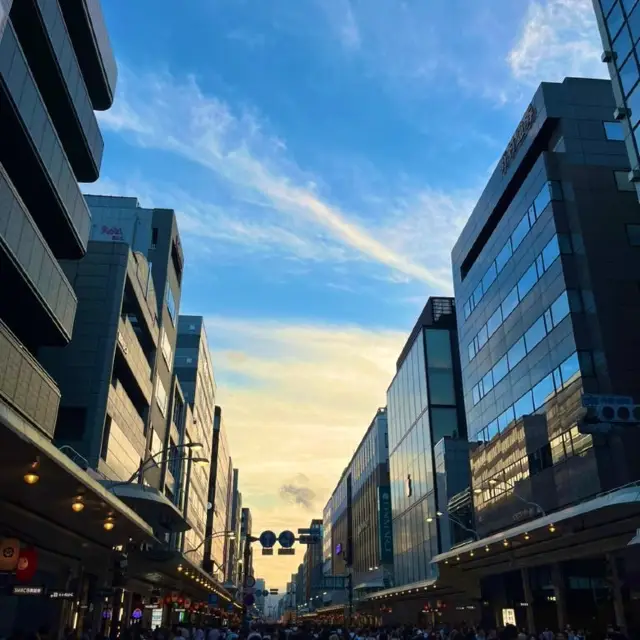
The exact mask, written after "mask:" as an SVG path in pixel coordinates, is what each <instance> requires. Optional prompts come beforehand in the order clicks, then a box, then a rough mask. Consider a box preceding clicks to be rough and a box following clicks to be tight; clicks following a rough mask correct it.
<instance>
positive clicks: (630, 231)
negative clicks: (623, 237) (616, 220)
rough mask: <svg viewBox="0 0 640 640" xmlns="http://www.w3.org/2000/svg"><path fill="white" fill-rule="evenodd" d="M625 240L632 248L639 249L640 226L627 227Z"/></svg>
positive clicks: (630, 225) (629, 225)
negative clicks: (626, 239)
mask: <svg viewBox="0 0 640 640" xmlns="http://www.w3.org/2000/svg"><path fill="white" fill-rule="evenodd" d="M627 238H628V240H629V244H630V245H631V246H632V247H640V224H628V225H627Z"/></svg>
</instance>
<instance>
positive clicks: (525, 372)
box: [437, 3, 640, 629]
mask: <svg viewBox="0 0 640 640" xmlns="http://www.w3.org/2000/svg"><path fill="white" fill-rule="evenodd" d="M616 4H620V3H616ZM622 4H627V5H629V4H631V3H622ZM619 8H620V10H621V7H619ZM634 55H635V54H634ZM615 109H616V104H615V100H614V94H613V91H612V88H611V82H610V81H608V80H607V81H605V80H589V79H577V78H567V79H565V81H564V82H562V83H558V84H555V83H553V84H552V83H543V84H542V85H541V86H540V87H539V89H538V90H537V91H536V93H535V95H534V97H533V99H532V102H531V104H530V106H529V107H528V109H527V111H526V113H525V115H524V117H523V119H522V121H521V123H520V124H519V125H518V127H517V129H516V132H515V134H514V135H513V138H512V139H511V141H510V142H509V144H508V146H507V149H506V151H505V153H504V155H503V157H502V160H501V162H500V163H499V165H498V167H497V168H496V170H495V171H494V173H493V175H492V177H491V178H490V180H489V182H488V184H487V186H486V188H485V190H484V192H483V194H482V196H481V197H480V200H479V201H478V203H477V205H476V207H475V209H474V211H473V212H472V214H471V216H470V218H469V220H468V222H467V224H466V226H465V228H464V229H463V231H462V233H461V236H460V238H459V240H458V241H457V243H456V245H455V247H454V249H453V253H452V263H453V277H454V289H455V297H456V306H457V307H458V308H459V309H461V310H462V312H461V313H459V314H458V336H459V340H460V352H461V354H462V380H463V386H464V403H465V408H466V417H467V425H468V428H469V439H470V440H471V441H473V442H474V443H475V445H476V446H475V448H474V449H473V451H472V452H471V475H472V491H473V500H474V513H475V527H476V529H477V532H478V534H479V536H480V537H481V539H480V540H478V541H474V542H471V543H468V544H466V545H463V546H462V547H459V548H458V549H456V551H455V552H451V553H449V554H446V553H443V554H441V555H440V556H439V557H438V559H437V561H438V562H441V563H444V562H445V561H447V562H449V563H450V565H451V564H455V565H456V566H463V567H465V568H466V569H468V572H467V573H466V576H467V577H469V576H470V575H471V574H472V573H473V570H474V569H482V571H483V580H484V582H483V590H484V589H486V590H487V591H486V593H484V592H483V599H484V600H487V601H491V602H492V603H494V604H496V606H498V605H497V603H499V602H502V606H503V607H516V613H517V614H518V615H517V618H518V619H517V624H518V625H523V626H524V625H525V623H526V624H527V626H529V628H530V629H531V628H533V627H535V626H536V625H542V624H549V618H548V617H547V618H544V616H545V615H548V614H549V612H548V611H547V612H546V613H545V608H547V604H544V606H539V607H538V606H536V607H534V606H530V607H529V608H528V610H527V611H526V612H525V611H524V609H523V610H522V611H521V613H518V610H517V605H514V603H513V598H519V601H520V602H522V601H526V602H534V601H535V599H536V598H537V597H538V596H537V594H536V593H535V591H536V589H539V590H541V593H542V590H543V589H544V588H545V587H544V585H547V587H548V588H553V589H554V591H553V593H554V598H553V603H554V604H553V605H551V606H552V607H553V608H554V610H555V609H557V620H555V621H553V624H557V625H559V628H562V627H564V623H566V622H568V620H569V619H570V620H571V624H573V625H577V626H583V625H585V626H586V625H587V624H592V622H589V620H588V619H587V617H586V616H587V615H588V612H589V611H590V610H591V609H592V607H593V606H596V605H597V604H598V603H597V602H596V601H592V600H591V597H592V594H591V593H588V594H587V593H585V592H584V591H582V592H579V588H578V587H573V586H572V584H573V585H575V584H577V583H576V582H575V580H574V578H575V576H576V575H580V576H582V578H585V579H588V580H589V581H595V582H597V581H601V580H604V579H605V577H606V575H607V572H609V574H610V573H611V572H612V571H617V565H616V564H615V562H613V561H611V560H610V558H609V559H607V561H606V562H605V557H604V551H605V550H612V551H614V552H615V553H616V554H618V555H620V556H621V557H622V556H625V557H626V554H628V553H632V552H631V551H628V550H627V551H625V549H626V545H627V543H628V541H629V540H630V539H631V538H632V537H633V532H634V530H635V527H636V525H637V524H638V523H639V522H640V516H639V512H638V509H637V506H636V507H635V509H634V510H633V511H632V512H630V511H627V510H626V507H625V508H621V507H619V506H618V505H619V504H622V503H625V504H626V502H627V501H629V500H630V501H635V500H637V489H635V490H634V493H632V494H630V493H628V491H629V489H627V488H624V487H625V486H626V485H627V484H628V483H632V482H635V481H637V480H638V479H639V478H640V459H639V458H638V456H637V453H636V452H637V451H638V446H639V445H640V442H639V441H638V431H637V430H636V429H628V430H623V431H621V432H619V433H618V432H612V433H609V434H608V435H595V436H594V435H591V434H590V433H588V431H589V428H588V426H586V425H585V424H584V422H583V417H584V414H585V409H584V408H583V402H584V401H586V398H584V397H583V396H584V395H585V394H606V395H612V394H618V395H621V396H627V397H631V398H635V400H636V401H637V400H639V399H640V360H639V359H638V358H635V357H629V354H635V353H640V332H638V326H639V323H640V296H639V295H638V282H640V254H638V244H639V243H638V231H639V230H640V206H639V205H638V201H637V197H636V194H635V190H634V187H633V184H632V183H631V182H630V181H629V168H630V167H629V160H628V157H627V152H626V149H625V143H624V141H623V138H624V130H623V125H622V124H621V123H620V122H617V121H615V120H614V119H613V117H614V115H613V114H614V112H615ZM602 492H610V493H609V494H608V495H607V497H606V499H602V498H597V497H595V496H597V495H600V494H601V493H602ZM578 503H579V504H578ZM577 504H578V506H576V505H577ZM578 514H579V515H578ZM602 521H606V522H608V523H610V524H611V527H610V528H602V527H600V526H599V523H601V522H602ZM577 531H580V536H579V538H577V537H575V536H576V532H577ZM478 552H480V553H481V554H482V560H480V559H478V557H477V555H478ZM474 553H475V556H474ZM636 555H637V554H636ZM627 560H628V566H629V567H631V566H632V564H633V563H632V559H631V558H627ZM607 562H609V564H608V565H607ZM612 563H613V564H612ZM614 565H615V566H614ZM441 566H442V565H441ZM605 567H606V568H605ZM509 571H513V572H516V571H517V575H515V577H514V575H511V574H510V573H508V572H509ZM521 571H522V572H523V573H522V574H521V573H520V572H521ZM505 572H506V573H505ZM491 574H495V578H500V580H495V581H494V582H493V583H491V585H490V584H489V582H490V581H489V580H488V579H487V576H489V575H491ZM543 575H545V576H551V578H549V580H548V581H547V582H544V580H546V578H544V579H543V578H541V577H540V576H543ZM535 576H538V578H539V579H538V578H536V577H535ZM629 576H630V574H626V575H625V574H624V573H620V581H621V582H620V584H622V583H624V582H625V580H628V579H630V578H629ZM512 579H513V580H512ZM514 581H515V582H514ZM536 581H537V582H536ZM541 581H542V582H541ZM512 583H513V584H515V583H517V584H518V587H519V589H517V590H516V589H514V588H512V586H509V585H512ZM628 584H629V583H627V585H628ZM520 587H521V588H522V590H520ZM529 590H533V594H532V592H531V591H529ZM622 592H623V589H622V590H618V591H617V592H615V593H614V592H613V591H612V592H611V593H610V594H609V596H608V597H609V598H610V599H609V602H611V601H614V600H617V603H616V612H617V613H616V616H617V617H618V619H619V616H618V614H619V612H620V611H622V610H623V608H624V607H623V597H622V595H621V593H622ZM527 594H528V595H527ZM594 597H595V596H594ZM510 598H511V601H510ZM545 602H549V601H545ZM525 613H526V616H525ZM552 615H553V616H555V615H556V611H553V612H552ZM607 615H609V614H607ZM610 615H611V616H612V618H611V619H613V616H614V612H613V610H611V611H610ZM518 616H519V617H518ZM545 619H546V620H547V622H544V620H545ZM563 621H564V623H563V624H561V623H562V622H563ZM498 622H500V621H499V620H498Z"/></svg>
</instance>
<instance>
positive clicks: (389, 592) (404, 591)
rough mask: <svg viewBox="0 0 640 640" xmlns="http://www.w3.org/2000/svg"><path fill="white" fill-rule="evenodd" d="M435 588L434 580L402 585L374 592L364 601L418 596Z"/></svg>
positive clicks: (435, 582)
mask: <svg viewBox="0 0 640 640" xmlns="http://www.w3.org/2000/svg"><path fill="white" fill-rule="evenodd" d="M429 588H431V589H432V590H433V589H435V588H437V581H436V579H435V578H432V579H430V580H421V581H420V582H412V583H411V584H403V585H402V586H400V587H391V588H389V589H383V590H382V591H376V592H375V593H371V594H369V595H368V596H366V597H365V598H364V600H378V599H380V598H389V597H393V596H401V595H402V596H404V595H409V594H413V593H415V594H418V593H421V592H424V591H428V590H429Z"/></svg>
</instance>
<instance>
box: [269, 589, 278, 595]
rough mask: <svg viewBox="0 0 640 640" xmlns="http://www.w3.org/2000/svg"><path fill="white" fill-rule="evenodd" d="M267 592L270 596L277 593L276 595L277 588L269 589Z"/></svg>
mask: <svg viewBox="0 0 640 640" xmlns="http://www.w3.org/2000/svg"><path fill="white" fill-rule="evenodd" d="M269 593H270V594H271V595H272V596H277V595H278V589H269Z"/></svg>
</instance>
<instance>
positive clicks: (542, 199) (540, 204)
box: [533, 183, 551, 219]
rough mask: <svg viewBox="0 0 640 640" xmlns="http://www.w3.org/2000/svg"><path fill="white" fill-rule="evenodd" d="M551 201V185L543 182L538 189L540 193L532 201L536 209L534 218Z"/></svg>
mask: <svg viewBox="0 0 640 640" xmlns="http://www.w3.org/2000/svg"><path fill="white" fill-rule="evenodd" d="M550 202H551V186H550V185H549V183H547V184H545V185H544V187H542V189H541V190H540V193H539V194H538V195H537V196H536V199H535V200H534V201H533V205H534V207H535V209H536V219H537V218H539V217H540V215H541V214H542V212H543V211H544V210H545V209H546V208H547V205H548V204H549V203H550Z"/></svg>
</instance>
